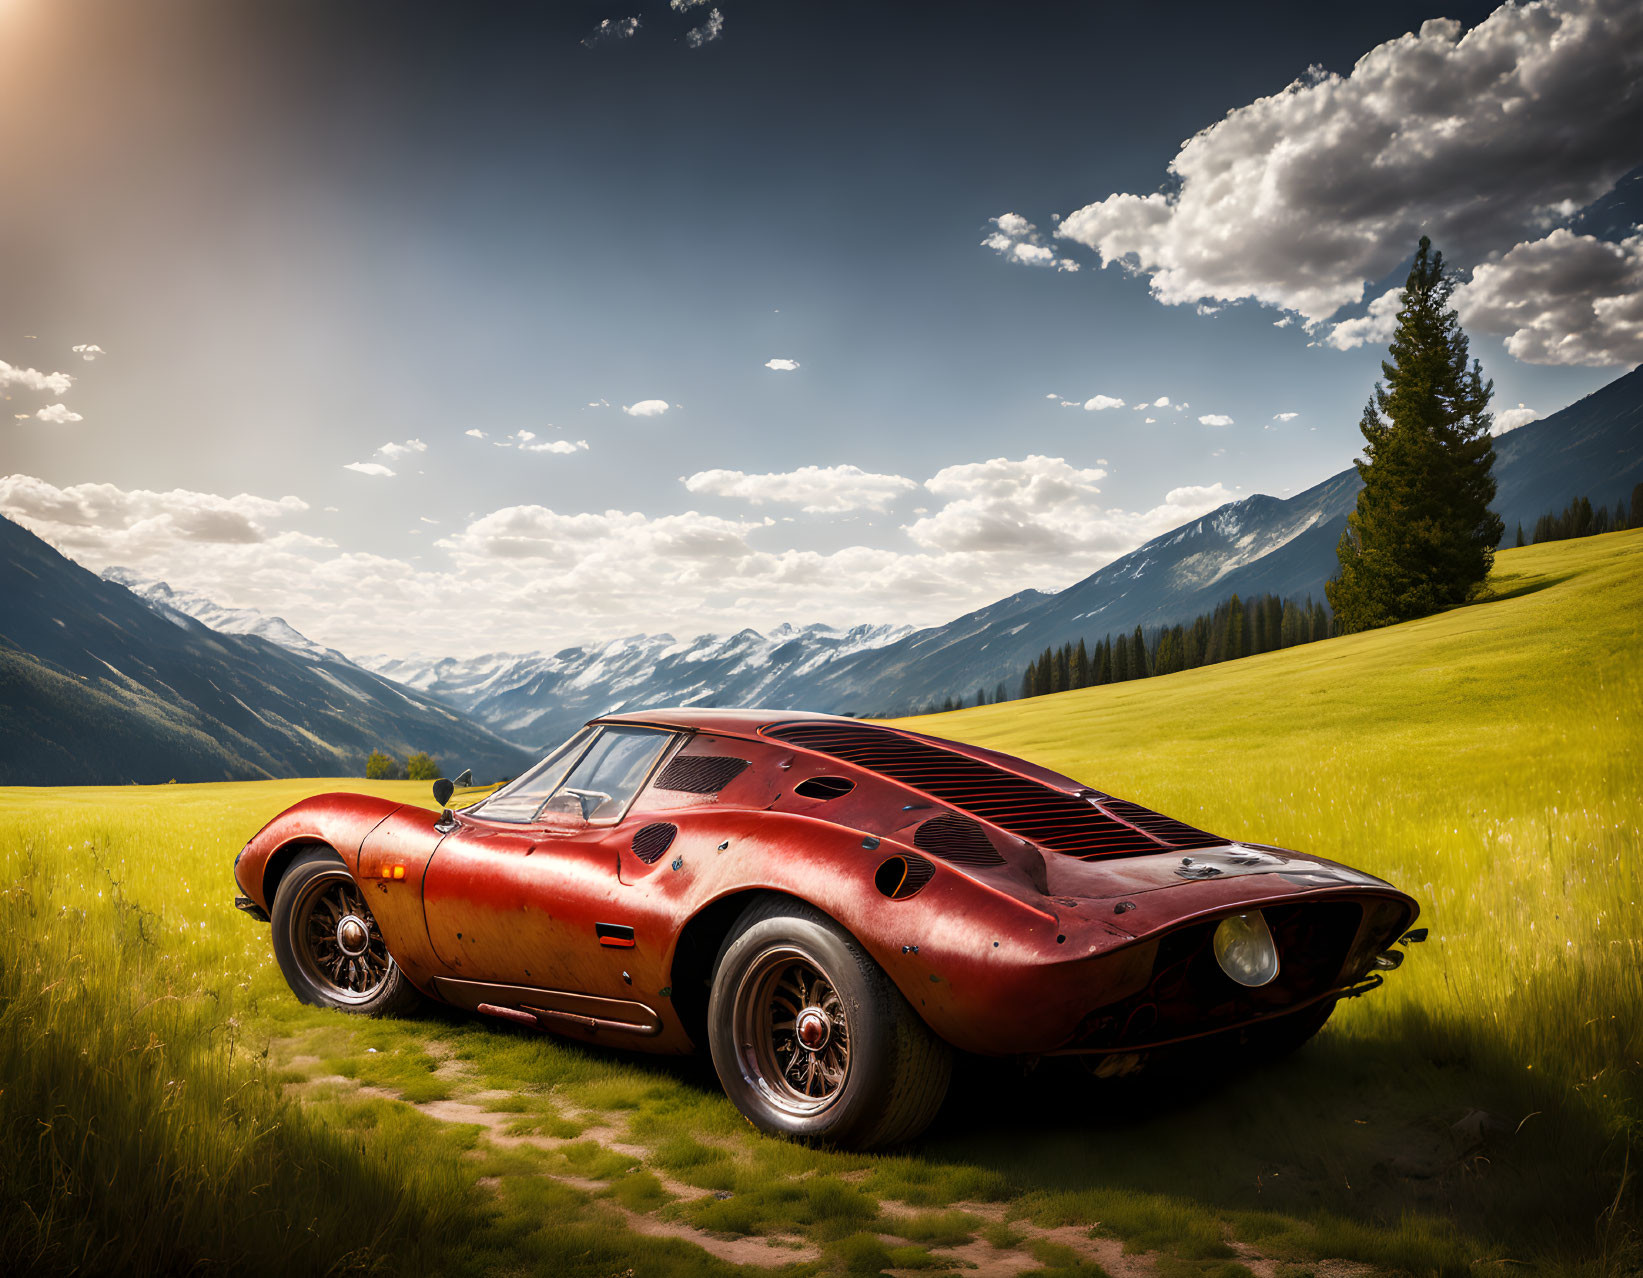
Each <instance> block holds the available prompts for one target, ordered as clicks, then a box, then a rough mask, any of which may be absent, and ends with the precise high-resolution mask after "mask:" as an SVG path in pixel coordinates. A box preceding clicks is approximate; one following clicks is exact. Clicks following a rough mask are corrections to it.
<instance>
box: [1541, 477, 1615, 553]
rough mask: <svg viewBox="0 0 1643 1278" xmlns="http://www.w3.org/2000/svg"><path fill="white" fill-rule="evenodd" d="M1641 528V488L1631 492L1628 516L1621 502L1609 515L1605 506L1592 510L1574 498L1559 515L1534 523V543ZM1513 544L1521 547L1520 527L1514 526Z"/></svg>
mask: <svg viewBox="0 0 1643 1278" xmlns="http://www.w3.org/2000/svg"><path fill="white" fill-rule="evenodd" d="M1627 528H1643V484H1637V485H1636V486H1634V487H1633V488H1632V503H1631V508H1630V513H1629V514H1628V512H1627V506H1626V503H1625V502H1624V501H1617V502H1615V504H1614V510H1613V511H1612V512H1611V511H1610V510H1609V508H1608V507H1607V506H1593V505H1592V501H1591V498H1589V497H1576V498H1575V499H1574V500H1573V501H1572V502H1570V503H1569V504H1568V505H1567V506H1565V507H1564V508H1563V509H1562V510H1561V511H1547V512H1546V513H1545V514H1544V515H1542V516H1541V517H1540V518H1539V519H1537V520H1535V533H1534V541H1535V543H1536V544H1537V545H1538V544H1539V543H1540V542H1543V541H1568V540H1569V539H1571V538H1573V537H1596V536H1597V535H1598V534H1600V533H1606V532H1622V531H1624V530H1625V529H1627ZM1517 544H1518V545H1520V546H1521V545H1523V544H1524V541H1523V525H1522V524H1519V525H1518V526H1517Z"/></svg>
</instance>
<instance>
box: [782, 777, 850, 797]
mask: <svg viewBox="0 0 1643 1278" xmlns="http://www.w3.org/2000/svg"><path fill="white" fill-rule="evenodd" d="M855 788H856V783H855V782H854V781H848V780H846V779H845V778H844V777H809V778H806V779H805V780H803V781H800V782H799V783H798V785H796V786H794V787H793V793H794V794H802V795H804V797H805V798H807V799H837V798H839V797H840V796H841V795H846V794H849V793H850V791H852V790H854V789H855Z"/></svg>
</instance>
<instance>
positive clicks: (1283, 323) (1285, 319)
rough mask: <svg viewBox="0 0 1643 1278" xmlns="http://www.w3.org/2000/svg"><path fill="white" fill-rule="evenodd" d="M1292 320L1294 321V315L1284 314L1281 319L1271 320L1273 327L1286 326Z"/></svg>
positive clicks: (1291, 322)
mask: <svg viewBox="0 0 1643 1278" xmlns="http://www.w3.org/2000/svg"><path fill="white" fill-rule="evenodd" d="M1294 322H1295V317H1294V316H1293V315H1285V316H1284V317H1283V318H1282V319H1275V320H1273V321H1272V327H1273V328H1288V327H1289V326H1290V325H1291V324H1293V323H1294Z"/></svg>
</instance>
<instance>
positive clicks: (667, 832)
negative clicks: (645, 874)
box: [633, 821, 679, 865]
mask: <svg viewBox="0 0 1643 1278" xmlns="http://www.w3.org/2000/svg"><path fill="white" fill-rule="evenodd" d="M678 833H679V827H678V826H676V825H674V824H673V823H672V822H669V821H657V822H656V823H655V824H653V825H647V826H645V827H644V828H643V829H641V830H640V831H639V832H638V833H637V834H635V835H634V836H633V855H634V856H636V857H638V858H639V859H640V860H641V861H643V862H644V863H645V864H646V865H655V864H656V862H658V861H660V860H661V859H662V858H663V857H664V856H666V855H667V850H668V849H669V848H670V847H672V846H673V836H674V835H676V834H678Z"/></svg>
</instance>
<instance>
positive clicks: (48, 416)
mask: <svg viewBox="0 0 1643 1278" xmlns="http://www.w3.org/2000/svg"><path fill="white" fill-rule="evenodd" d="M35 416H36V417H38V418H39V419H40V420H41V421H43V422H50V423H51V424H52V425H54V426H62V425H65V424H67V423H68V422H83V421H85V418H84V417H82V416H80V414H79V413H75V412H71V411H70V410H69V407H68V405H66V404H47V405H46V406H45V407H44V408H42V409H41V410H40V411H39V412H37V413H36V414H35Z"/></svg>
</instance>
